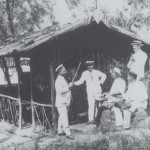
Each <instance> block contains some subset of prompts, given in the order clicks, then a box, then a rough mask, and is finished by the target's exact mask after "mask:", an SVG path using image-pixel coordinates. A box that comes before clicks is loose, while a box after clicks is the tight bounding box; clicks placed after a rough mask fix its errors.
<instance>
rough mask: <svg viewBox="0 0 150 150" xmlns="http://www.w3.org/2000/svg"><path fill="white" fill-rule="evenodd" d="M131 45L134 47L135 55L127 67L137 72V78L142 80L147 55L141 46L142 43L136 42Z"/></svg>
mask: <svg viewBox="0 0 150 150" xmlns="http://www.w3.org/2000/svg"><path fill="white" fill-rule="evenodd" d="M131 45H132V46H133V50H134V54H132V55H131V57H130V60H129V62H128V65H127V67H128V68H129V70H130V71H131V72H135V73H136V74H137V78H138V79H140V78H143V77H144V72H145V71H144V69H145V63H146V60H147V54H146V53H145V52H143V51H142V49H141V46H143V43H142V42H141V41H138V40H134V41H133V43H131Z"/></svg>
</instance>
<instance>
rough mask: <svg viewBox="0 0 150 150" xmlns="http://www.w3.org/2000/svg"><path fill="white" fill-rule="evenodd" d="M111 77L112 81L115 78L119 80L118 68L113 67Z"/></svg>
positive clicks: (119, 72)
mask: <svg viewBox="0 0 150 150" xmlns="http://www.w3.org/2000/svg"><path fill="white" fill-rule="evenodd" d="M111 76H112V78H113V79H115V78H119V77H120V76H121V71H120V69H119V68H117V67H115V68H114V69H113V70H112V72H111Z"/></svg>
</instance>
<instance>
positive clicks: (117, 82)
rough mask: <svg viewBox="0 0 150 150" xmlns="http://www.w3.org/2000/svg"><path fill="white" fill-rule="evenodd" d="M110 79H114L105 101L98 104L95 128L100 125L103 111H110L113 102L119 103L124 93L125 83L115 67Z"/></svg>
mask: <svg viewBox="0 0 150 150" xmlns="http://www.w3.org/2000/svg"><path fill="white" fill-rule="evenodd" d="M112 78H113V79H114V82H113V84H112V87H111V89H110V92H109V93H107V95H106V100H107V101H104V102H100V106H99V108H98V112H97V116H96V122H97V127H98V126H99V124H100V118H101V116H102V113H103V111H104V110H106V109H111V108H112V107H113V104H114V103H115V102H117V101H120V96H122V95H123V94H124V92H125V88H126V83H125V81H124V80H123V79H122V78H121V71H120V69H119V68H117V67H115V68H114V69H113V70H112Z"/></svg>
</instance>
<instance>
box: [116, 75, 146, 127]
mask: <svg viewBox="0 0 150 150" xmlns="http://www.w3.org/2000/svg"><path fill="white" fill-rule="evenodd" d="M128 80H129V86H128V90H127V92H126V93H125V95H124V100H125V102H126V103H128V104H129V108H124V109H123V116H124V117H123V116H122V115H120V118H118V119H119V120H122V125H123V128H124V129H129V128H130V119H131V115H132V113H134V112H135V111H136V110H138V109H146V108H147V99H148V94H147V89H146V87H145V85H144V83H143V82H142V81H139V80H137V74H135V73H133V72H130V73H129V75H128ZM118 113H119V112H118ZM120 113H121V112H120Z"/></svg>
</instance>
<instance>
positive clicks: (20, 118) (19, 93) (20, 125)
mask: <svg viewBox="0 0 150 150" xmlns="http://www.w3.org/2000/svg"><path fill="white" fill-rule="evenodd" d="M14 62H15V65H16V70H17V73H18V98H19V129H20V130H21V129H22V105H21V89H20V83H21V80H20V76H21V72H20V57H19V56H15V57H14Z"/></svg>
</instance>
